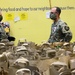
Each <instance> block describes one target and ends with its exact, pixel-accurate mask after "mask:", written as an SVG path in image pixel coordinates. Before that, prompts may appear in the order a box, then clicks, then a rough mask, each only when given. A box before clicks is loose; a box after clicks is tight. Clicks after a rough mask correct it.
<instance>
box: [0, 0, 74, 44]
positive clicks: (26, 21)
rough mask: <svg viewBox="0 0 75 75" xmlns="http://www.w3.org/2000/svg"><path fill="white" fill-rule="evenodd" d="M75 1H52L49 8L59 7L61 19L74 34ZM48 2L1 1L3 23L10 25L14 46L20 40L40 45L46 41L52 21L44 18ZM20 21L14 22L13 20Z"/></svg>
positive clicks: (36, 0)
mask: <svg viewBox="0 0 75 75" xmlns="http://www.w3.org/2000/svg"><path fill="white" fill-rule="evenodd" d="M74 3H75V0H66V1H65V0H52V1H51V6H52V7H53V6H59V7H61V9H62V13H61V19H62V20H64V21H65V22H67V24H68V25H69V26H70V28H71V31H72V32H73V39H72V41H74V39H75V38H74V37H75V33H74V25H75V23H74V18H75V14H74V13H75V5H74ZM49 8H50V3H49V0H14V1H13V0H7V1H6V0H1V2H0V10H1V11H2V14H3V17H4V18H3V22H6V21H8V22H9V23H10V28H11V31H10V34H11V36H15V37H16V41H15V44H17V42H18V40H19V39H20V38H26V39H27V41H33V42H35V43H38V44H39V43H41V42H42V41H43V40H45V41H47V40H48V38H49V35H50V26H51V23H52V21H51V20H50V19H47V18H46V12H48V11H49ZM17 17H18V18H19V19H20V20H19V21H17V22H15V21H14V19H15V18H17Z"/></svg>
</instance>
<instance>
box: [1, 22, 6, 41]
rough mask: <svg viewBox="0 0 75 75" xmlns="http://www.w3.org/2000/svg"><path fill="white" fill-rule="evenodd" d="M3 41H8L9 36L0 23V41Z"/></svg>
mask: <svg viewBox="0 0 75 75" xmlns="http://www.w3.org/2000/svg"><path fill="white" fill-rule="evenodd" d="M1 39H7V35H6V32H5V30H4V28H3V26H2V23H0V40H1Z"/></svg>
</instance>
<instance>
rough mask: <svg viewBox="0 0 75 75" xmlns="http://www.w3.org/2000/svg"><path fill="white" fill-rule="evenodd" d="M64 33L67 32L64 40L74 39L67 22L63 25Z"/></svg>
mask: <svg viewBox="0 0 75 75" xmlns="http://www.w3.org/2000/svg"><path fill="white" fill-rule="evenodd" d="M62 33H63V34H65V36H64V39H63V40H64V42H70V41H71V39H72V33H71V31H70V28H69V26H68V25H67V24H66V23H63V25H62Z"/></svg>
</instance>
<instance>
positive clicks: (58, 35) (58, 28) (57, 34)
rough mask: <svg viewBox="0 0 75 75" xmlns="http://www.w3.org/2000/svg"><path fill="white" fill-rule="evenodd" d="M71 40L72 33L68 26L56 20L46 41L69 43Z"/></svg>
mask: <svg viewBox="0 0 75 75" xmlns="http://www.w3.org/2000/svg"><path fill="white" fill-rule="evenodd" d="M71 39H72V33H71V31H70V28H69V26H68V25H67V24H66V23H65V22H63V21H62V20H60V19H59V20H58V21H57V22H56V23H53V24H52V27H51V35H50V37H49V39H48V42H49V43H53V42H60V41H62V42H70V41H71Z"/></svg>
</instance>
